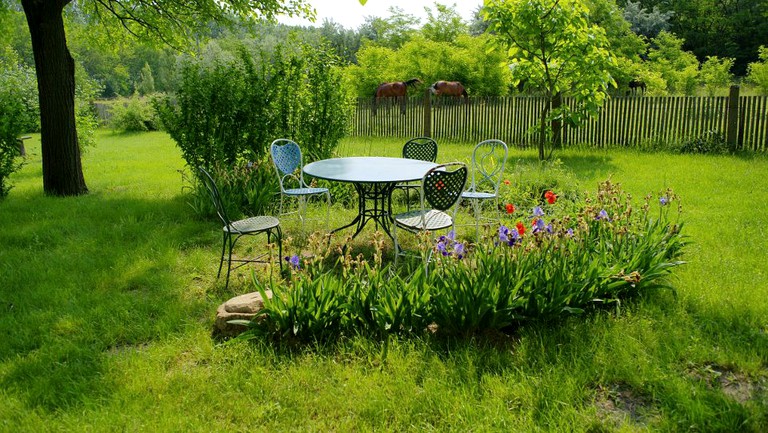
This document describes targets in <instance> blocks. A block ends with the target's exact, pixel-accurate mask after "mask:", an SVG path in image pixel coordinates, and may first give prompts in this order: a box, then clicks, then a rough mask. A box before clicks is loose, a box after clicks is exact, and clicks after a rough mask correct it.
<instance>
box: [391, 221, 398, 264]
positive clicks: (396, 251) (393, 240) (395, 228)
mask: <svg viewBox="0 0 768 433" xmlns="http://www.w3.org/2000/svg"><path fill="white" fill-rule="evenodd" d="M392 242H393V243H394V244H395V260H394V263H393V264H392V267H393V268H397V256H399V255H400V245H399V244H398V243H397V223H396V222H393V223H392Z"/></svg>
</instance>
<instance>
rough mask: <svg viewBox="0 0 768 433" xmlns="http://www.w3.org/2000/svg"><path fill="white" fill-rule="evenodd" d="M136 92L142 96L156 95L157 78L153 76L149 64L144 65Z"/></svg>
mask: <svg viewBox="0 0 768 433" xmlns="http://www.w3.org/2000/svg"><path fill="white" fill-rule="evenodd" d="M136 91H137V92H139V95H142V96H145V95H149V94H151V93H155V78H154V77H153V76H152V67H151V66H149V63H144V66H143V67H142V68H141V72H140V74H139V82H138V83H136Z"/></svg>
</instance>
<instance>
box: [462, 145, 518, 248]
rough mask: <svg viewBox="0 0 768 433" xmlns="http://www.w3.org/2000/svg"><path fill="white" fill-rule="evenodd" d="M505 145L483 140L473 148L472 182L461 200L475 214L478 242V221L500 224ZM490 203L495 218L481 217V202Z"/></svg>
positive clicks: (506, 150) (505, 160) (505, 155)
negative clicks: (494, 208)
mask: <svg viewBox="0 0 768 433" xmlns="http://www.w3.org/2000/svg"><path fill="white" fill-rule="evenodd" d="M508 152H509V151H508V149H507V144H506V143H504V142H503V141H501V140H485V141H481V142H480V143H478V144H477V145H476V146H475V149H474V150H473V151H472V180H471V183H470V185H469V188H467V190H466V191H464V192H463V193H462V194H461V199H465V200H469V201H470V202H471V203H472V210H473V212H474V214H475V236H476V238H477V240H478V241H479V240H480V221H481V220H488V221H497V222H499V223H500V222H501V210H500V209H499V185H500V184H501V180H502V177H503V176H504V165H505V164H506V162H507V154H508ZM486 201H492V202H493V203H494V205H495V207H496V212H497V218H495V219H494V218H487V217H483V215H482V210H483V209H482V208H483V202H486Z"/></svg>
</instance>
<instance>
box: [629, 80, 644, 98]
mask: <svg viewBox="0 0 768 433" xmlns="http://www.w3.org/2000/svg"><path fill="white" fill-rule="evenodd" d="M645 88H646V86H645V82H644V81H642V80H638V79H636V78H633V79H632V80H630V82H629V91H630V92H631V93H632V94H633V95H635V94H637V92H638V89H640V94H641V95H643V94H645Z"/></svg>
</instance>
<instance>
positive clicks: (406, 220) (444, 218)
mask: <svg viewBox="0 0 768 433" xmlns="http://www.w3.org/2000/svg"><path fill="white" fill-rule="evenodd" d="M422 214H423V215H424V218H423V219H422V217H421V215H422ZM395 223H396V224H397V225H399V226H400V227H403V228H406V229H409V230H441V229H444V228H448V227H450V226H452V225H453V218H451V216H450V215H448V214H447V213H445V212H442V211H439V210H435V209H429V210H414V211H410V212H405V213H401V214H398V215H395Z"/></svg>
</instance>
